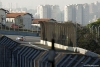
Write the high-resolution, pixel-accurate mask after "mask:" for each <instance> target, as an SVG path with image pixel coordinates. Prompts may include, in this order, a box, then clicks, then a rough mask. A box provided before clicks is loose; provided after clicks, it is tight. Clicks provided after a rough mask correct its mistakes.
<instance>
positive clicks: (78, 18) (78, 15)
mask: <svg viewBox="0 0 100 67" xmlns="http://www.w3.org/2000/svg"><path fill="white" fill-rule="evenodd" d="M82 12H83V5H82V4H76V23H79V24H82V22H83V21H82Z"/></svg>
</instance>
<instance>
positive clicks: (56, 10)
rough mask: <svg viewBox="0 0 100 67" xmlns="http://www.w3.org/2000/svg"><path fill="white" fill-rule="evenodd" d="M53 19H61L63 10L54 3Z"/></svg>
mask: <svg viewBox="0 0 100 67" xmlns="http://www.w3.org/2000/svg"><path fill="white" fill-rule="evenodd" d="M51 18H52V19H55V20H57V21H61V11H60V8H59V6H58V5H52V15H51Z"/></svg>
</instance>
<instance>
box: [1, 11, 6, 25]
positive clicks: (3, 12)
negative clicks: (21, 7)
mask: <svg viewBox="0 0 100 67" xmlns="http://www.w3.org/2000/svg"><path fill="white" fill-rule="evenodd" d="M2 16H3V18H4V20H3V23H4V24H5V19H6V13H5V11H4V10H0V22H2V19H1V17H2Z"/></svg>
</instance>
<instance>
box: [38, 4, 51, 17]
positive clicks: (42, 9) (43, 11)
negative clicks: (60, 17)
mask: <svg viewBox="0 0 100 67" xmlns="http://www.w3.org/2000/svg"><path fill="white" fill-rule="evenodd" d="M51 12H52V11H51V5H39V6H38V7H37V15H39V18H51V15H52V14H51Z"/></svg>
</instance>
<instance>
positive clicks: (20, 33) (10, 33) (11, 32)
mask: <svg viewBox="0 0 100 67" xmlns="http://www.w3.org/2000/svg"><path fill="white" fill-rule="evenodd" d="M0 34H4V35H23V36H26V35H27V36H38V34H37V33H36V32H33V33H31V32H21V31H4V30H0Z"/></svg>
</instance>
